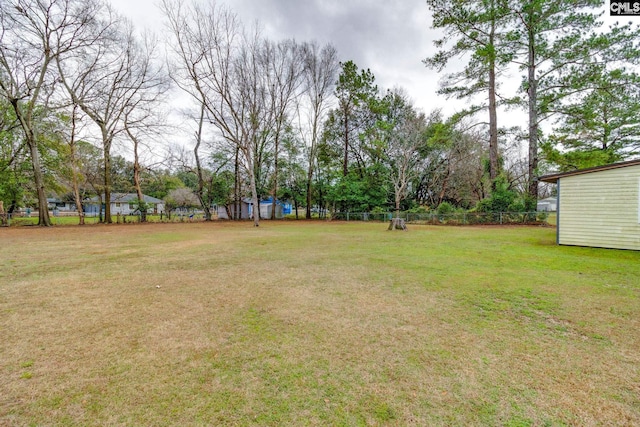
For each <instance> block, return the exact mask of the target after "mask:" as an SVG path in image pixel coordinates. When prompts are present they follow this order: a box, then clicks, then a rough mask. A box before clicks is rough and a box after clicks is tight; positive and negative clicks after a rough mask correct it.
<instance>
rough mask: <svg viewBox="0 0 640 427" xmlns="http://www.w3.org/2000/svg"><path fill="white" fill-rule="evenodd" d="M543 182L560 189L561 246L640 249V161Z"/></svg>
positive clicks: (548, 178) (576, 172) (549, 176)
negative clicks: (555, 185) (552, 184)
mask: <svg viewBox="0 0 640 427" xmlns="http://www.w3.org/2000/svg"><path fill="white" fill-rule="evenodd" d="M540 180H541V181H544V182H550V183H554V184H557V186H558V187H557V190H558V206H557V207H558V216H557V225H558V228H557V242H558V244H560V245H576V246H593V247H600V248H616V249H633V250H640V160H632V161H628V162H622V163H613V164H610V165H605V166H598V167H595V168H589V169H581V170H576V171H571V172H565V173H558V174H553V175H546V176H543V177H540Z"/></svg>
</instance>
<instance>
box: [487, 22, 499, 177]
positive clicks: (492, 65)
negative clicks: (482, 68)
mask: <svg viewBox="0 0 640 427" xmlns="http://www.w3.org/2000/svg"><path fill="white" fill-rule="evenodd" d="M493 19H494V20H493V21H492V22H491V33H490V34H489V45H490V46H494V43H495V17H494V18H493ZM489 55H490V56H489V178H490V179H491V182H492V185H493V181H494V180H495V179H496V178H497V176H498V113H497V101H496V56H495V52H492V53H490V54H489Z"/></svg>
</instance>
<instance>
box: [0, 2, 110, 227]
mask: <svg viewBox="0 0 640 427" xmlns="http://www.w3.org/2000/svg"><path fill="white" fill-rule="evenodd" d="M102 7H103V4H102V2H101V1H99V0H65V1H55V0H6V1H3V3H2V8H0V95H1V96H3V97H4V98H5V99H7V100H8V101H9V103H10V104H11V106H12V107H13V109H14V111H15V114H16V117H17V119H18V121H19V122H20V125H21V127H22V130H23V132H24V137H25V142H26V144H27V146H28V148H29V153H30V157H31V163H32V167H33V177H34V184H35V187H36V191H37V195H38V207H39V209H38V224H39V225H43V226H49V225H51V220H50V218H49V211H48V207H47V195H46V191H45V182H44V176H43V171H42V165H41V160H40V151H39V141H40V139H41V136H40V135H39V130H38V126H37V123H36V116H37V115H40V114H41V115H44V114H46V113H47V111H49V109H50V106H51V105H50V104H51V103H50V101H51V95H52V94H53V93H54V86H55V83H56V76H55V73H54V72H53V70H52V63H53V65H54V66H55V61H56V60H57V59H58V58H59V57H60V55H64V54H67V53H69V52H72V51H74V50H77V49H79V48H81V47H83V46H86V45H87V44H88V43H89V42H90V40H91V37H90V36H89V35H88V34H87V32H88V28H89V27H90V26H91V24H92V22H94V16H95V15H96V14H99V13H100V10H101V9H102Z"/></svg>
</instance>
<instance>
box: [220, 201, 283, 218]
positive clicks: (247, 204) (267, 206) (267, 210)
mask: <svg viewBox="0 0 640 427" xmlns="http://www.w3.org/2000/svg"><path fill="white" fill-rule="evenodd" d="M240 205H241V207H240V218H241V219H251V218H253V201H252V200H251V199H249V198H245V199H242V202H241V204H240ZM227 208H228V209H229V212H230V213H231V217H233V216H234V215H233V211H234V209H235V206H234V205H233V204H230V205H229V206H218V219H229V215H228V213H227ZM272 209H273V201H272V200H271V198H269V199H265V200H261V201H260V218H261V219H271V210H272ZM290 213H291V204H290V203H284V202H281V201H280V200H278V201H276V218H284V216H285V215H288V214H290Z"/></svg>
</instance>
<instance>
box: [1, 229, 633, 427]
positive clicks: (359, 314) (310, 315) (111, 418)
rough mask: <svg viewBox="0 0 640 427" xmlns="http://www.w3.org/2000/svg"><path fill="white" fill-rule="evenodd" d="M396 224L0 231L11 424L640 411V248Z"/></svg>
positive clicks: (456, 421)
mask: <svg viewBox="0 0 640 427" xmlns="http://www.w3.org/2000/svg"><path fill="white" fill-rule="evenodd" d="M384 230H385V226H384V224H347V223H336V224H326V223H309V222H305V223H302V224H291V223H266V224H264V226H263V227H261V228H260V229H253V228H252V227H251V226H250V225H248V224H244V223H242V224H234V223H215V224H174V225H166V224H156V225H153V224H150V225H140V226H132V225H120V226H95V227H93V226H92V227H86V228H82V227H64V228H54V229H51V230H49V229H47V230H41V229H7V230H0V239H1V240H2V243H3V247H4V248H5V250H4V251H3V253H2V255H0V331H2V342H1V344H0V390H1V391H2V392H1V393H0V424H7V425H29V424H36V425H282V424H287V425H511V426H517V425H598V424H607V425H633V424H637V423H640V409H638V408H639V407H640V406H639V404H640V399H639V398H638V396H639V395H640V393H639V392H640V389H639V388H638V384H640V381H639V380H640V376H639V371H638V366H640V363H639V362H640V358H639V356H638V354H640V352H639V351H638V350H640V343H639V340H638V336H637V333H636V332H637V330H638V326H639V325H638V319H639V318H640V316H639V312H638V305H637V300H638V297H639V296H640V292H639V288H638V283H637V277H638V274H639V273H640V269H639V267H638V264H639V263H638V261H639V259H638V258H640V257H639V256H638V254H636V253H630V252H621V251H607V250H590V249H581V248H560V247H554V246H549V245H548V242H549V241H553V238H554V235H553V233H554V231H553V230H549V229H544V228H539V227H537V228H516V229H513V228H510V229H496V228H489V229H487V228H477V229H476V228H459V227H456V228H447V227H434V228H431V227H425V228H418V227H412V228H411V230H410V232H409V233H391V232H389V233H387V232H386V231H384ZM578 273H579V274H578Z"/></svg>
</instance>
